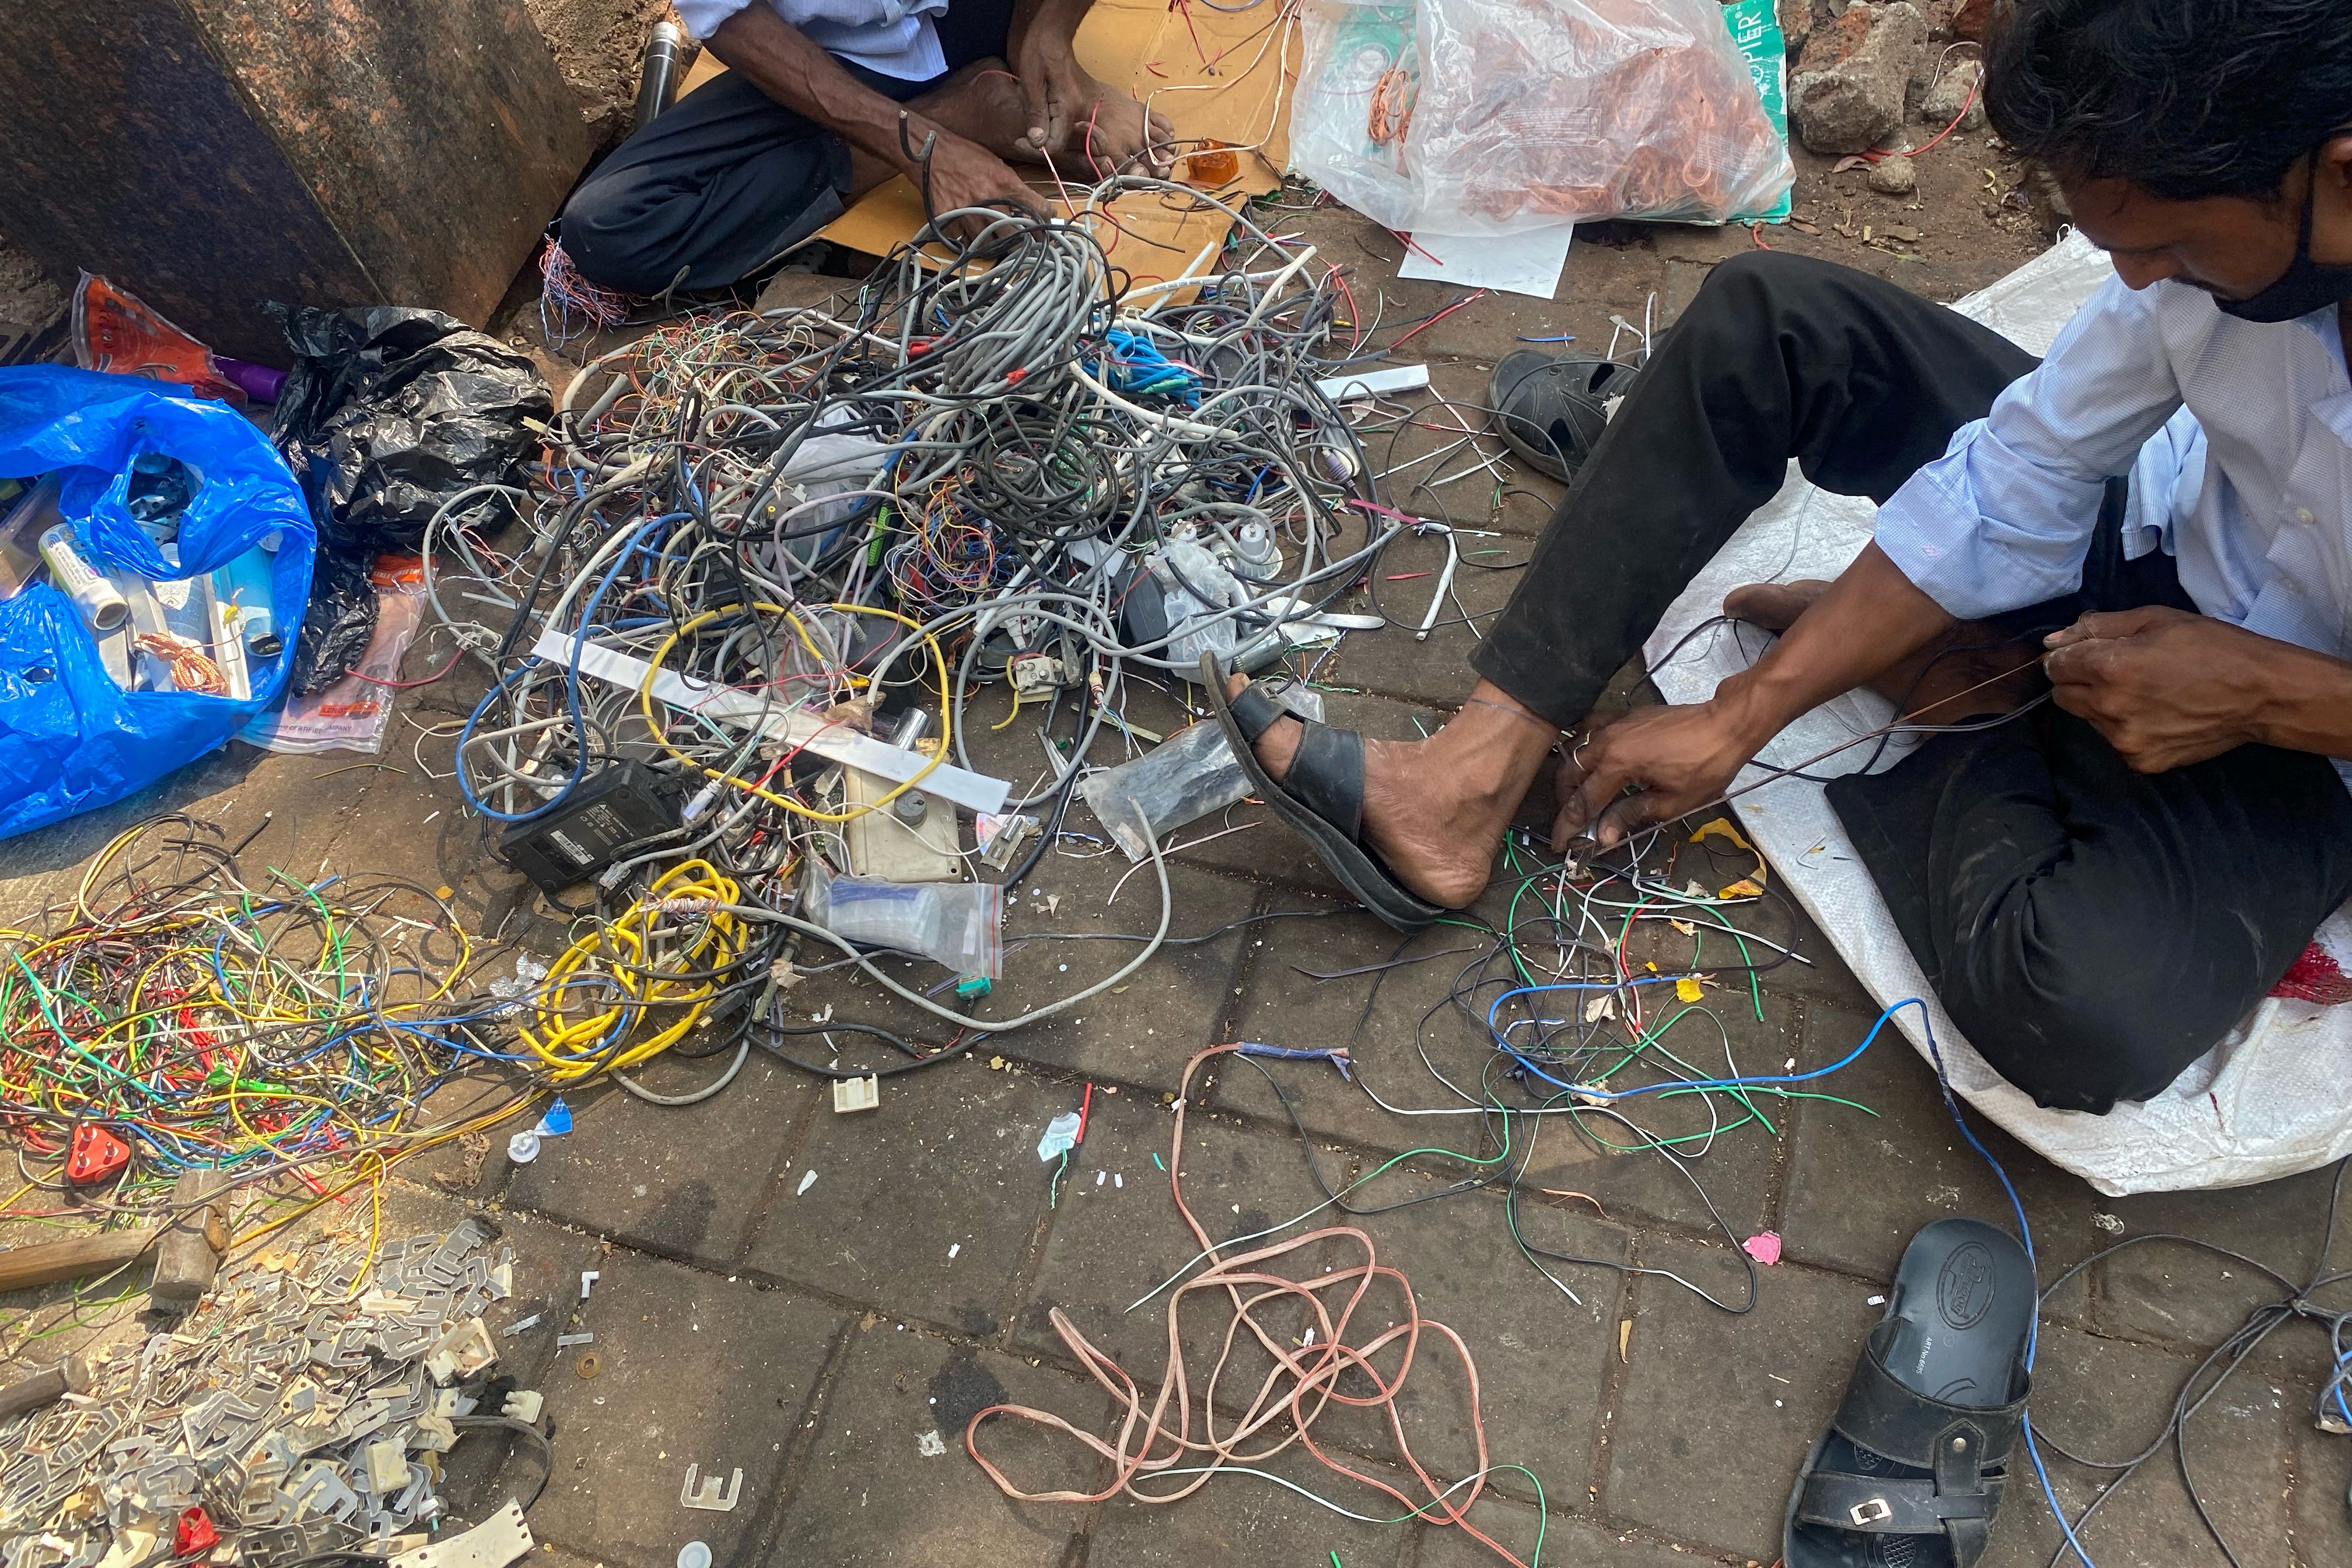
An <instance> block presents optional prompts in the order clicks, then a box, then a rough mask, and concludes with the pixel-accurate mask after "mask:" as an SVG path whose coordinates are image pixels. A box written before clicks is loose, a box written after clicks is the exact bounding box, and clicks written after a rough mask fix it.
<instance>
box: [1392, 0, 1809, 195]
mask: <svg viewBox="0 0 2352 1568" xmlns="http://www.w3.org/2000/svg"><path fill="white" fill-rule="evenodd" d="M1418 10H1419V33H1418V37H1419V43H1420V56H1421V86H1420V94H1419V98H1418V100H1417V101H1416V103H1415V105H1414V109H1413V113H1412V130H1411V132H1410V133H1409V135H1408V137H1407V139H1406V158H1407V162H1408V163H1409V165H1410V168H1411V171H1412V177H1413V181H1414V184H1415V187H1416V194H1417V195H1418V198H1419V200H1418V204H1417V205H1418V212H1417V215H1416V216H1417V219H1418V222H1419V225H1420V226H1423V227H1425V228H1428V229H1431V230H1433V231H1434V232H1437V233H1442V234H1461V235H1476V234H1506V233H1511V232H1514V231H1517V230H1519V229H1524V228H1528V227H1532V226H1536V225H1538V224H1555V223H1559V222H1561V221H1563V220H1569V219H1579V220H1580V219H1590V218H1603V217H1646V218H1671V219H1679V220H1684V221H1688V222H1699V223H1707V222H1720V221H1722V220H1724V219H1727V218H1729V217H1732V216H1735V215H1737V214H1739V213H1746V212H1764V211H1768V210H1769V209H1770V208H1771V207H1772V206H1773V205H1774V204H1775V203H1776V202H1778V201H1779V199H1780V195H1782V194H1783V193H1784V192H1785V191H1786V190H1787V189H1788V187H1789V185H1790V182H1791V181H1792V180H1793V178H1794V177H1795V171H1794V168H1793V166H1792V165H1791V164H1790V160H1789V151H1788V147H1787V145H1786V143H1785V142H1784V141H1783V139H1782V137H1781V135H1780V132H1779V131H1778V129H1777V128H1776V127H1775V126H1774V125H1773V123H1772V120H1771V116H1770V115H1769V113H1768V112H1767V110H1766V109H1765V106H1764V103H1763V100H1762V99H1761V97H1760V96H1759V93H1758V90H1757V85H1756V82H1755V80H1754V79H1753V78H1752V77H1751V76H1750V74H1749V70H1748V62H1747V60H1746V58H1744V57H1743V56H1742V55H1741V53H1740V50H1739V47H1738V44H1737V43H1736V42H1735V41H1734V39H1733V38H1732V36H1731V33H1730V30H1729V29H1728V28H1727V26H1725V23H1724V19H1723V16H1722V15H1721V8H1720V7H1719V6H1718V5H1717V4H1716V3H1715V0H1420V5H1419V8H1418Z"/></svg>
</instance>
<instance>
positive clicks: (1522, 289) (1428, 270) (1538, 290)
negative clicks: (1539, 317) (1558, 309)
mask: <svg viewBox="0 0 2352 1568" xmlns="http://www.w3.org/2000/svg"><path fill="white" fill-rule="evenodd" d="M1575 233H1576V226H1575V225H1574V224H1572V223H1564V224H1560V225H1559V226H1555V227H1552V228H1538V229H1533V230H1530V231H1529V232H1528V233H1526V234H1502V235H1494V234H1486V235H1459V234H1416V235H1414V236H1413V237H1412V244H1411V245H1409V246H1407V247H1405V253H1404V260H1403V261H1402V263H1400V264H1399V265H1398V267H1397V276H1398V277H1400V278H1425V279H1432V280H1433V281H1435V282H1439V283H1452V284H1454V285H1457V286H1458V287H1460V288H1464V289H1501V290H1502V291H1503V292H1505V293H1507V294H1529V295H1533V296H1534V297H1535V298H1536V299H1538V300H1549V299H1551V298H1552V297H1553V296H1554V295H1556V294H1558V293H1559V272H1560V268H1563V267H1565V266H1566V265H1568V242H1569V238H1570V236H1572V235H1574V234H1575ZM1424 252H1426V253H1427V254H1423V253H1424Z"/></svg>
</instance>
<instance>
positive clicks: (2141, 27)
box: [1985, 0, 2352, 201]
mask: <svg viewBox="0 0 2352 1568" xmlns="http://www.w3.org/2000/svg"><path fill="white" fill-rule="evenodd" d="M1986 54H1987V60H1986V69H1985V112H1986V114H1987V115H1988V116H1989V117H1990V119H1991V121H1992V124H1993V129H1994V130H1996V131H1998V132H2000V136H2001V140H2002V141H2004V142H2008V143H2009V144H2010V145H2011V146H2012V147H2015V148H2016V149H2017V150H2018V151H2020V152H2021V153H2026V154H2028V155H2030V156H2032V157H2036V158H2039V159H2041V160H2042V162H2043V163H2048V164H2049V165H2050V166H2051V167H2052V168H2053V170H2055V171H2056V172H2057V173H2058V174H2061V175H2063V176H2064V177H2065V178H2068V179H2074V180H2089V179H2116V178H2120V179H2126V180H2129V181H2131V182H2132V183H2133V184H2136V185H2138V186H2140V187H2141V188H2142V189H2144V190H2147V191H2148V192H2150V193H2152V194H2154V195H2158V196H2163V197H2166V198H2168V199H2169V200H2173V201H2189V200H2193V199H2195V198H2197V197H2200V196H2217V195H2242V196H2275V195H2278V193H2279V189H2280V186H2281V185H2282V184H2284V181H2285V178H2286V174H2287V171H2288V170H2290V169H2292V168H2293V167H2294V163H2295V161H2296V160H2297V159H2299V158H2301V157H2302V156H2303V155H2304V154H2305V153H2308V152H2310V151H2311V150H2312V149H2313V148H2315V147H2316V146H2318V145H2319V143H2320V142H2324V141H2326V139H2327V133H2328V132H2331V131H2333V130H2335V129H2336V127H2338V126H2340V125H2343V124H2345V123H2346V122H2347V121H2352V0H2018V3H2016V4H2013V5H2007V6H2003V7H2001V8H2000V10H1999V12H1998V13H1997V14H1996V16H1995V20H1994V23H1993V28H1992V37H1991V38H1990V40H1989V41H1988V43H1987V45H1986Z"/></svg>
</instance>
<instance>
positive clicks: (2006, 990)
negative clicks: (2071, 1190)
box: [1937, 937, 2231, 1114]
mask: <svg viewBox="0 0 2352 1568" xmlns="http://www.w3.org/2000/svg"><path fill="white" fill-rule="evenodd" d="M1996 947H1998V948H2000V949H2001V950H2000V951H1993V950H1994V949H1995V948H1996ZM2126 967H2128V966H2126ZM2177 980H2178V977H2177V976H2173V977H2168V976H2165V975H2161V974H2140V975H2134V974H2131V973H2117V972H2116V968H2115V967H2114V966H2113V965H2112V964H2107V963H2084V962H2080V961H2078V960H2076V959H2074V958H2072V957H2070V956H2069V955H2065V954H2053V953H2050V952H2037V951H2035V950H2034V949H2033V948H2032V945H2031V943H2030V942H2010V943H2005V944H2003V943H2000V942H1999V939H1998V938H1992V937H1989V938H1987V939H1986V941H1985V942H1982V943H1980V944H1979V945H1978V946H1977V947H1976V948H1975V949H1974V950H1973V951H1969V952H1963V953H1960V954H1956V955H1955V956H1954V958H1953V960H1952V961H1951V962H1950V963H1948V964H1947V965H1946V973H1945V975H1944V978H1943V981H1942V983H1941V984H1939V985H1938V986H1937V995H1938V996H1939V997H1940V998H1941V999H1942V1001H1943V1004H1944V1007H1945V1010H1946V1011H1947V1012H1948V1013H1950V1014H1951V1016H1952V1021H1953V1022H1954V1023H1956V1024H1958V1026H1960V1031H1961V1033H1963V1034H1965V1035H1966V1036H1967V1037H1968V1038H1969V1044H1970V1045H1972V1046H1974V1047H1976V1049H1977V1053H1978V1054H1979V1056H1981V1057H1983V1058H1985V1060H1986V1061H1987V1062H1988V1063H1990V1065H1991V1067H1992V1068H1993V1070H1994V1071H1996V1072H1998V1073H2000V1076H2001V1077H2003V1078H2005V1079H2008V1080H2009V1081H2010V1082H2011V1084H2014V1085H2015V1086H2016V1087H2017V1088H2019V1089H2023V1090H2024V1091H2025V1092H2026V1093H2027V1094H2029V1095H2031V1096H2032V1097H2033V1101H2034V1103H2035V1104H2037V1105H2040V1106H2042V1107H2045V1108H2047V1109H2050V1110H2085V1111H2090V1112H2093V1113H2094V1114H2105V1112H2107V1111H2109V1110H2113V1109H2114V1108H2115V1106H2116V1102H2117V1101H2118V1100H2147V1099H2151V1098H2153V1097H2154V1096H2156V1095H2158V1094H2160V1093H2162V1092H2163V1091H2164V1089H2165V1088H2166V1086H2167V1085H2168V1084H2170V1083H2171V1082H2172V1080H2173V1079H2176V1078H2178V1077H2179V1076H2180V1072H2181V1069H2182V1068H2186V1067H2187V1066H2188V1065H2189V1063H2190V1062H2193V1061H2195V1060H2196V1059H2197V1058H2199V1057H2200V1056H2202V1055H2204V1054H2205V1052H2206V1051H2207V1050H2209V1049H2210V1048H2211V1047H2213V1046H2214V1045H2215V1044H2216V1043H2217V1042H2218V1041H2219V1040H2220V1039H2221V1036H2222V1035H2223V1034H2225V1033H2227V1032H2228V1029H2229V1026H2230V1023H2231V1020H2228V1019H2218V1020H2217V1019H2216V1018H2215V1017H2214V1016H2210V1008H2208V1007H2206V1006H2203V1005H2200V1001H2201V1000H2202V999H2196V1000H2192V999H2190V998H2186V997H2183V996H2181V995H2179V990H2178V984H2177Z"/></svg>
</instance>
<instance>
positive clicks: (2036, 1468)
mask: <svg viewBox="0 0 2352 1568" xmlns="http://www.w3.org/2000/svg"><path fill="white" fill-rule="evenodd" d="M1902 1007H1916V1008H1918V1009H1919V1026H1920V1029H1921V1031H1922V1032H1923V1033H1924V1034H1925V1035H1926V1036H1927V1059H1928V1060H1929V1061H1932V1062H1934V1063H1935V1064H1936V1088H1937V1089H1938V1090H1940V1091H1941V1092H1942V1094H1943V1096H1944V1109H1945V1110H1948V1111H1950V1112H1951V1113H1952V1123H1953V1125H1955V1126H1957V1127H1958V1129H1959V1130H1960V1136H1961V1137H1963V1138H1965V1139H1967V1140H1968V1141H1969V1148H1971V1149H1974V1150H1975V1151H1976V1152H1978V1153H1979V1154H1981V1155H1983V1156H1984V1163H1986V1164H1988V1165H1990V1166H1991V1167H1992V1173H1993V1174H1994V1176H1996V1177H1998V1178H1999V1179H2000V1190H2001V1191H2002V1192H2004V1193H2007V1194H2009V1206H2010V1209H2011V1212H2012V1213H2014V1214H2015V1215H2017V1236H2018V1239H2019V1240H2020V1241H2021V1242H2023V1243H2024V1244H2025V1261H2026V1263H2027V1265H2028V1267H2033V1227H2032V1226H2030V1225H2028V1224H2026V1222H2025V1205H2024V1204H2022V1203H2021V1202H2019V1201H2018V1196H2017V1188H2016V1187H2015V1186H2014V1185H2012V1184H2011V1182H2010V1179H2009V1173H2008V1172H2007V1171H2004V1170H2002V1169H2001V1168H2000V1161H1999V1160H1996V1159H1994V1158H1993V1157H1992V1151H1991V1150H1990V1149H1988V1148H1986V1147H1985V1146H1984V1144H1983V1143H1982V1142H1979V1140H1978V1138H1977V1135H1976V1133H1975V1132H1974V1131H1972V1130H1971V1129H1970V1128H1969V1123H1968V1119H1967V1118H1966V1117H1964V1116H1962V1115H1961V1114H1960V1105H1959V1101H1958V1100H1954V1099H1953V1098H1952V1080H1951V1079H1949V1078H1948V1077H1947V1076H1946V1075H1945V1072H1944V1053H1943V1052H1942V1051H1940V1050H1938V1049H1937V1047H1936V1026H1935V1022H1934V1020H1933V1019H1931V1018H1930V1017H1928V1016H1927V1004H1926V1003H1925V1002H1923V1001H1921V1000H1920V999H1919V998H1918V997H1916V996H1906V997H1905V998H1904V999H1903V1000H1902V1001H1900V1002H1897V1003H1895V1005H1894V1006H1893V1007H1889V1008H1888V1009H1886V1011H1885V1012H1884V1013H1881V1014H1880V1015H1879V1016H1878V1021H1879V1023H1881V1024H1884V1023H1885V1022H1886V1020H1887V1019H1889V1018H1891V1017H1893V1016H1895V1010H1896V1009H1897V1008H1902ZM1871 1032H1872V1033H1873V1034H1875V1033H1877V1030H1876V1028H1875V1027H1873V1029H1872V1031H1871ZM2034 1279H2035V1280H2036V1283H2037V1286H2038V1284H2039V1281H2040V1279H2041V1273H2040V1270H2039V1268H2035V1274H2034ZM2041 1342H2042V1303H2041V1300H2040V1299H2039V1298H2038V1297H2037V1298H2036V1300H2035V1301H2034V1309H2033V1319H2032V1322H2031V1323H2029V1324H2028V1325H2027V1327H2026V1331H2025V1370H2026V1371H2028V1372H2032V1370H2033V1354H2034V1352H2035V1351H2036V1350H2037V1349H2039V1348H2040V1346H2041ZM2019 1430H2020V1431H2021V1433H2023V1435H2024V1436H2025V1456H2026V1458H2030V1459H2032V1461H2033V1476H2034V1479H2036V1480H2038V1481H2040V1482H2041V1483H2042V1498H2043V1500H2045V1501H2047V1502H2048V1503H2049V1504H2050V1512H2051V1514H2052V1516H2053V1518H2055V1519H2056V1520H2057V1521H2058V1528H2059V1529H2060V1530H2061V1531H2063V1532H2064V1533H2065V1536H2066V1544H2067V1546H2068V1547H2069V1548H2070V1549H2071V1550H2072V1551H2073V1552H2074V1555H2075V1556H2077V1557H2079V1558H2081V1559H2082V1560H2083V1568H2096V1564H2095V1563H2092V1561H2091V1554H2090V1553H2089V1552H2085V1551H2084V1550H2083V1543H2082V1542H2080V1541H2078V1540H2076V1539H2075V1538H2074V1525H2073V1523H2072V1522H2070V1521H2068V1520H2067V1518H2066V1510H2065V1509H2064V1508H2063V1507H2062V1506H2061V1505H2060V1503H2059V1501H2058V1490H2057V1489H2056V1488H2055V1487H2053V1486H2052V1485H2051V1484H2050V1471H2049V1469H2048V1468H2046V1467H2044V1466H2043V1464H2042V1448H2041V1446H2040V1445H2039V1444H2037V1443H2035V1442H2034V1440H2033V1413H2032V1411H2030V1410H2029V1411H2027V1412H2026V1413H2025V1415H2024V1416H2023V1418H2022V1419H2021V1422H2020V1424H2019Z"/></svg>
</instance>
